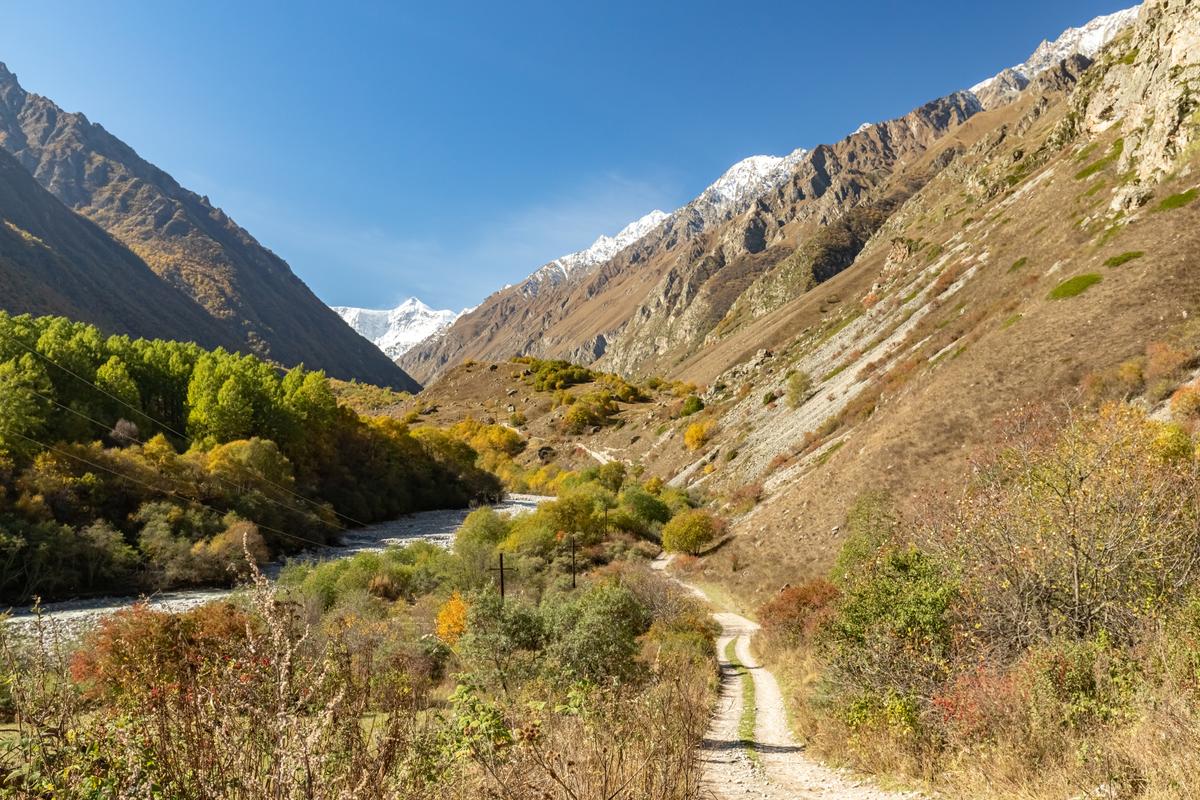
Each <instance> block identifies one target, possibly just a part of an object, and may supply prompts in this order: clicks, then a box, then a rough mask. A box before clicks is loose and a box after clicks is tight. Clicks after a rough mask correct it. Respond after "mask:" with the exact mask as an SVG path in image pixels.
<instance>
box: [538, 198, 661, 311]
mask: <svg viewBox="0 0 1200 800" xmlns="http://www.w3.org/2000/svg"><path fill="white" fill-rule="evenodd" d="M667 216H668V215H667V214H666V213H665V212H663V211H659V210H658V209H655V210H654V211H651V212H650V213H649V214H647V215H646V216H644V217H642V218H641V219H636V220H634V221H633V222H631V223H629V224H628V225H626V226H625V227H624V228H622V229H621V230H620V231H619V232H618V233H617V235H616V236H601V237H599V238H598V239H596V241H595V242H593V243H592V246H591V247H589V248H587V249H586V250H580V251H579V252H577V253H570V254H568V255H565V256H562V257H560V258H556V259H554V260H553V261H551V262H550V263H549V264H546V265H545V266H543V267H542V268H541V269H539V270H538V271H537V272H535V273H533V274H532V275H530V276H529V277H528V278H526V279H525V282H524V283H522V284H521V291H522V292H523V293H524V294H526V295H529V296H533V295H536V294H537V293H538V290H539V289H540V288H541V286H542V284H543V283H544V282H546V281H549V282H550V283H552V284H558V283H561V282H562V281H564V280H567V279H569V278H571V277H572V276H573V275H576V274H579V273H581V272H583V271H585V270H587V269H588V268H589V267H594V266H596V265H597V264H603V263H604V262H605V261H608V260H609V259H610V258H612V257H613V256H615V255H616V254H617V253H619V252H621V251H622V250H624V249H625V248H626V247H628V246H629V245H631V244H633V243H634V242H636V241H637V240H639V239H641V238H642V237H643V236H645V235H646V234H648V233H649V232H650V231H652V230H654V229H655V228H657V227H658V226H659V224H661V223H662V221H663V220H665V219H666V218H667Z"/></svg>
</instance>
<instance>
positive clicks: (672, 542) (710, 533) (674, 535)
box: [662, 509, 721, 555]
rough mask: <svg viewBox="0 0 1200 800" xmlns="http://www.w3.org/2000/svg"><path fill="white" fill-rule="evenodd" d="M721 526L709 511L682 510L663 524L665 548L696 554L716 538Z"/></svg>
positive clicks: (674, 551) (676, 551)
mask: <svg viewBox="0 0 1200 800" xmlns="http://www.w3.org/2000/svg"><path fill="white" fill-rule="evenodd" d="M720 527H721V526H720V524H719V522H718V521H717V519H716V518H715V517H714V516H713V515H712V514H710V513H708V512H707V511H702V510H700V509H694V510H690V511H684V512H681V513H679V514H677V515H676V516H674V517H673V518H672V519H671V521H670V522H668V523H667V524H666V525H665V526H663V530H662V546H663V549H665V550H669V551H671V552H673V553H688V554H690V555H696V554H698V553H700V552H701V551H702V550H704V548H705V547H707V546H708V545H710V544H711V543H712V541H713V540H714V539H716V537H717V534H718V533H719V531H720Z"/></svg>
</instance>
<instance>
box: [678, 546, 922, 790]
mask: <svg viewBox="0 0 1200 800" xmlns="http://www.w3.org/2000/svg"><path fill="white" fill-rule="evenodd" d="M669 563H670V562H669V559H659V560H657V561H655V563H654V567H655V568H656V569H661V570H665V569H666V567H667V565H668V564H669ZM681 583H682V582H681ZM682 585H683V586H685V587H686V588H687V589H689V590H690V591H691V592H692V593H693V594H695V595H697V596H698V597H700V598H703V599H704V600H705V601H706V602H707V597H706V596H705V595H704V593H703V592H702V591H700V590H699V589H697V588H696V587H694V586H690V585H688V584H686V583H682ZM712 616H713V619H715V620H716V621H717V623H718V624H719V625H720V626H721V635H720V637H719V638H718V639H717V657H718V659H719V661H720V662H721V694H720V699H719V700H718V703H717V710H716V714H715V715H714V716H713V720H712V724H711V726H710V727H709V731H708V734H707V736H706V737H705V741H704V744H703V746H702V749H701V753H700V758H701V760H702V761H703V763H704V767H705V780H704V784H705V788H706V789H707V791H708V792H709V793H710V795H711V796H712V797H715V798H719V799H720V800H740V798H747V797H753V798H761V799H762V800H918V798H920V795H918V794H916V793H905V792H890V791H886V790H883V789H880V788H879V787H877V786H875V785H873V784H872V783H871V782H869V781H867V780H865V779H861V778H857V777H856V776H854V775H852V774H850V773H848V772H846V771H843V770H837V769H833V768H830V767H827V766H825V765H824V764H820V763H818V762H817V761H814V760H813V759H811V758H809V757H808V756H807V755H806V754H805V752H804V748H803V747H801V746H800V745H799V744H797V742H796V740H795V738H794V737H793V736H792V732H791V728H790V727H789V726H788V722H787V712H786V710H785V707H784V703H783V693H782V692H781V691H780V690H779V683H778V682H777V681H776V680H775V676H774V675H772V674H771V673H770V672H769V671H768V670H767V669H765V668H764V667H763V666H762V665H761V664H760V663H759V661H758V659H757V658H755V656H754V653H753V650H752V648H751V640H752V638H753V636H754V634H755V633H757V632H758V630H759V627H758V625H757V624H756V623H754V622H752V621H750V620H748V619H746V618H745V617H742V616H739V615H737V614H733V613H730V612H727V611H718V612H714V613H713V615H712ZM730 642H733V643H734V644H733V647H734V653H735V657H736V660H737V662H739V664H740V666H741V667H742V669H739V668H738V666H737V665H734V664H732V663H731V662H730V661H729V659H727V658H726V657H725V652H726V649H727V647H728V645H729V643H730ZM743 669H744V670H745V671H746V672H747V673H748V674H749V675H750V678H751V681H752V682H753V686H754V691H753V703H754V709H755V714H754V735H753V739H752V740H751V741H746V740H745V737H744V736H743V735H742V732H741V730H740V729H741V727H742V719H743V713H744V711H745V707H746V698H747V696H748V693H746V692H745V690H744V686H743V680H742V670H743Z"/></svg>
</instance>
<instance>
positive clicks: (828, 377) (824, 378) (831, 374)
mask: <svg viewBox="0 0 1200 800" xmlns="http://www.w3.org/2000/svg"><path fill="white" fill-rule="evenodd" d="M848 366H850V364H849V363H845V364H842V365H841V366H840V367H834V368H833V369H831V370H829V372H826V373H825V374H824V375H823V376H822V377H821V382H822V383H824V382H825V381H830V380H833V379H834V378H836V377H837V376H838V375H841V374H842V373H843V372H844V371H845V369H846V367H848Z"/></svg>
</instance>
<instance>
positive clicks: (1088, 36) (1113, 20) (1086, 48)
mask: <svg viewBox="0 0 1200 800" xmlns="http://www.w3.org/2000/svg"><path fill="white" fill-rule="evenodd" d="M1139 8H1140V7H1139V6H1134V7H1133V8H1127V9H1125V10H1124V11H1117V12H1115V13H1113V14H1106V15H1104V16H1102V17H1096V18H1095V19H1094V20H1092V21H1091V22H1089V23H1088V24H1086V25H1084V26H1082V27H1080V28H1067V29H1066V30H1065V31H1063V33H1062V35H1061V36H1059V37H1058V38H1057V39H1055V40H1054V41H1052V42H1051V41H1043V42H1042V43H1041V44H1040V45H1038V48H1037V50H1035V51H1034V52H1033V55H1031V56H1030V57H1029V58H1028V59H1026V60H1025V61H1024V62H1022V63H1020V64H1017V65H1015V66H1012V67H1009V68H1008V69H1005V70H1003V71H1001V72H1000V73H999V74H997V75H994V76H992V77H991V78H988V79H987V80H984V81H980V82H979V83H977V84H975V85H974V86H972V87H971V88H970V89H969V90H968V91H970V92H971V93H972V94H974V95H975V96H976V97H978V98H979V100H980V102H981V103H982V104H983V106H984V108H992V107H995V106H996V105H1000V104H1001V103H1002V102H1005V101H1007V100H1008V99H1010V98H1011V97H1012V96H1014V95H1015V94H1016V93H1017V92H1020V91H1021V90H1022V89H1024V88H1025V87H1026V86H1028V85H1029V82H1030V81H1031V80H1033V79H1034V78H1036V77H1037V76H1038V75H1040V74H1042V73H1043V72H1045V71H1046V70H1048V69H1050V68H1051V67H1053V66H1055V65H1056V64H1058V63H1059V62H1060V61H1062V60H1064V59H1066V58H1070V57H1071V56H1073V55H1074V54H1076V53H1079V54H1081V55H1085V56H1087V57H1088V58H1094V57H1095V55H1096V54H1097V53H1098V52H1100V50H1101V48H1103V47H1104V45H1106V44H1108V43H1109V42H1111V41H1112V40H1113V39H1115V38H1116V37H1117V35H1118V34H1119V33H1120V32H1121V31H1123V30H1124V29H1125V28H1127V27H1128V26H1129V25H1131V24H1133V22H1134V20H1136V19H1137V15H1138V10H1139Z"/></svg>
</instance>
